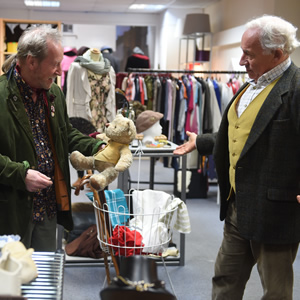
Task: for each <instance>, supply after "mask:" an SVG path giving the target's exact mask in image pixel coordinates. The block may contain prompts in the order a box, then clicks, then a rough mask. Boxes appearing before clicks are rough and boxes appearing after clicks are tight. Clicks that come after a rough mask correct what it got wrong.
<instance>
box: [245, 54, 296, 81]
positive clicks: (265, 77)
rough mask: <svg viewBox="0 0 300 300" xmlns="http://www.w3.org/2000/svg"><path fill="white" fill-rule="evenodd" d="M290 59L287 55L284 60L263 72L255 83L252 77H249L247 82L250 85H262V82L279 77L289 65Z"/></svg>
mask: <svg viewBox="0 0 300 300" xmlns="http://www.w3.org/2000/svg"><path fill="white" fill-rule="evenodd" d="M291 63H292V61H291V58H290V57H288V58H287V59H286V60H285V61H283V62H282V63H281V64H279V65H278V66H276V67H275V68H273V69H272V70H270V71H268V72H266V73H265V74H263V75H261V76H260V77H259V78H258V80H257V83H255V80H254V79H249V80H248V82H249V83H250V84H251V85H264V84H269V83H271V82H273V81H274V80H275V79H277V78H278V77H280V76H281V75H282V74H283V73H284V72H285V71H286V70H287V69H288V68H289V66H290V65H291Z"/></svg>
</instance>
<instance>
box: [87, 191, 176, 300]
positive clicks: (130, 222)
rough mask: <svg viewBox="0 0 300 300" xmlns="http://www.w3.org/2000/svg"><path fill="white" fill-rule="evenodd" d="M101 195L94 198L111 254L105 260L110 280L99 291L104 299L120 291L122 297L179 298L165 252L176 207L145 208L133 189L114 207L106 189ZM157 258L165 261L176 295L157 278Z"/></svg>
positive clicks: (106, 248) (100, 228)
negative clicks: (138, 202)
mask: <svg viewBox="0 0 300 300" xmlns="http://www.w3.org/2000/svg"><path fill="white" fill-rule="evenodd" d="M98 195H99V197H98V196H97V195H96V197H94V201H93V206H94V211H95V216H96V223H97V231H98V239H99V243H100V247H101V249H102V251H103V252H104V253H106V255H107V257H110V258H111V260H110V263H109V265H107V264H108V260H106V261H105V264H106V266H105V267H106V270H107V272H106V273H107V277H108V278H107V280H108V282H109V283H110V284H109V286H108V287H107V288H105V289H103V290H102V291H101V292H100V294H101V299H103V300H106V299H117V297H118V296H121V295H122V299H127V298H128V299H129V298H130V299H140V297H143V299H144V300H145V299H148V298H147V297H149V299H153V297H155V299H172V300H173V299H176V297H175V296H174V295H175V291H174V287H173V285H172V281H171V278H170V276H169V273H168V271H167V269H166V264H165V261H164V258H163V253H164V252H165V250H166V249H167V248H168V245H169V242H170V241H171V238H172V232H173V225H174V219H175V218H174V216H175V214H176V211H177V207H175V208H170V209H168V208H162V207H154V208H153V209H152V210H151V211H149V210H145V208H144V207H139V205H138V204H137V203H134V201H133V199H132V198H133V193H129V194H127V195H125V197H126V203H127V205H120V206H117V207H116V208H115V209H114V210H112V209H110V208H109V206H108V204H107V202H106V199H105V193H104V192H103V191H102V192H99V194H98ZM157 259H161V260H162V262H163V265H164V267H165V271H166V274H167V275H168V279H169V282H170V285H171V288H172V291H173V293H174V295H172V294H171V293H169V292H168V291H167V290H166V289H165V283H164V282H163V281H160V280H158V279H157V274H156V262H155V261H156V260H157ZM111 262H112V263H113V265H114V267H115V272H116V277H114V279H113V280H112V281H110V275H109V271H108V270H109V268H110V264H111ZM139 276H141V277H140V278H139ZM141 292H142V293H143V294H142V295H141Z"/></svg>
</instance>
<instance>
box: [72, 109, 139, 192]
mask: <svg viewBox="0 0 300 300" xmlns="http://www.w3.org/2000/svg"><path fill="white" fill-rule="evenodd" d="M135 136H136V128H135V125H134V123H133V121H132V120H130V119H128V118H125V117H124V116H123V115H122V114H117V115H116V117H115V119H114V120H113V121H112V122H111V123H108V124H107V125H106V128H105V132H104V133H101V134H99V135H97V136H96V138H101V139H102V140H104V141H105V142H107V145H106V146H105V148H103V149H101V150H99V151H98V152H97V153H96V154H94V155H93V156H84V155H83V154H82V153H80V152H79V151H74V152H72V153H71V155H70V162H71V164H72V166H73V167H74V168H75V169H76V170H81V171H82V170H97V171H98V172H99V173H97V174H93V175H92V176H91V177H90V182H89V183H90V185H91V186H92V188H94V189H95V190H97V191H102V190H104V188H105V187H106V186H108V185H109V184H110V183H111V182H113V181H114V180H115V179H116V178H117V176H118V175H119V172H124V171H125V170H126V169H128V168H129V167H130V165H131V163H132V153H131V151H130V149H129V144H130V143H131V142H132V141H133V140H134V139H135Z"/></svg>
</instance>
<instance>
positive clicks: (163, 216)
mask: <svg viewBox="0 0 300 300" xmlns="http://www.w3.org/2000/svg"><path fill="white" fill-rule="evenodd" d="M132 208H133V213H134V218H133V219H131V220H130V226H131V227H133V228H135V229H136V230H139V231H140V233H141V234H142V236H143V243H144V244H145V247H144V252H148V253H162V252H163V251H164V250H165V249H166V248H167V246H168V242H169V240H170V238H171V233H172V226H173V225H174V223H175V227H174V228H176V229H177V230H178V231H180V232H182V233H189V232H190V231H191V230H190V221H189V216H188V212H187V207H186V205H185V203H184V202H183V201H182V200H180V199H179V198H175V199H174V198H173V196H171V195H169V194H167V193H165V192H163V191H154V190H150V189H146V190H144V191H133V193H132ZM172 210H173V211H172ZM176 211H177V212H176ZM179 211H180V213H179ZM173 219H174V220H173Z"/></svg>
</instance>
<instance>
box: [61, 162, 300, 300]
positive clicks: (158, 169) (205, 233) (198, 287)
mask: <svg viewBox="0 0 300 300" xmlns="http://www.w3.org/2000/svg"><path fill="white" fill-rule="evenodd" d="M136 167H137V161H134V163H133V165H132V167H131V169H130V175H131V179H132V180H134V179H136V175H137V172H136ZM71 170H72V167H71ZM141 174H142V176H143V180H147V175H148V174H149V161H148V160H144V161H143V162H142V172H141ZM76 176H77V175H76V172H75V171H74V170H72V180H73V181H75V180H76ZM155 176H156V177H155V180H156V181H159V180H161V181H166V178H169V179H170V181H171V182H172V180H173V170H172V169H168V168H164V167H163V165H162V164H161V162H159V161H157V162H156V166H155ZM144 177H145V178H144ZM114 188H116V182H114V183H113V184H112V185H111V186H110V187H109V189H114ZM139 188H140V189H144V188H148V187H147V185H140V187H139ZM155 189H159V190H164V191H167V192H169V193H172V191H173V188H172V186H171V185H166V186H158V185H157V186H155ZM85 198H86V196H84V192H82V193H81V195H80V196H78V197H76V196H74V197H73V201H87V200H86V199H87V198H86V199H85ZM186 203H187V207H188V211H189V216H190V221H191V227H192V232H191V233H190V234H187V235H185V253H184V257H185V264H184V266H167V267H166V269H167V272H168V274H169V276H170V278H171V282H172V285H173V287H174V290H175V293H176V296H177V299H178V300H209V299H210V297H211V296H210V295H211V278H212V276H213V273H214V261H215V258H216V255H217V252H218V249H219V246H220V243H221V240H222V227H223V223H222V222H220V221H219V206H218V204H217V187H216V186H213V185H212V186H210V187H209V191H208V195H207V198H205V199H187V201H186ZM174 235H175V233H174ZM174 242H175V243H176V244H178V242H179V236H178V235H177V236H176V235H175V236H174ZM75 265H76V264H75ZM157 269H158V278H159V279H160V280H164V281H165V282H166V288H167V290H168V291H170V292H172V287H171V285H170V282H169V280H168V276H167V274H166V271H165V268H164V267H163V266H161V265H160V266H158V267H157ZM294 270H295V287H294V299H295V300H297V299H300V286H299V285H298V284H297V283H298V282H299V279H300V255H298V257H297V258H296V261H295V264H294ZM111 273H112V275H113V268H111ZM104 280H105V268H104V267H103V266H99V265H97V264H96V263H87V264H86V265H85V266H84V265H83V266H82V265H81V266H79V264H78V265H77V266H73V265H72V266H70V265H69V264H68V263H67V264H66V267H65V273H64V297H63V299H64V300H99V299H100V296H99V292H100V290H101V289H102V288H103V284H104V283H105V281H104ZM261 297H262V288H261V284H260V280H259V277H258V273H257V270H256V268H253V271H252V275H251V278H250V280H249V282H248V284H247V288H246V291H245V295H244V298H243V299H244V300H258V299H260V298H261ZM116 300H118V299H116Z"/></svg>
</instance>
